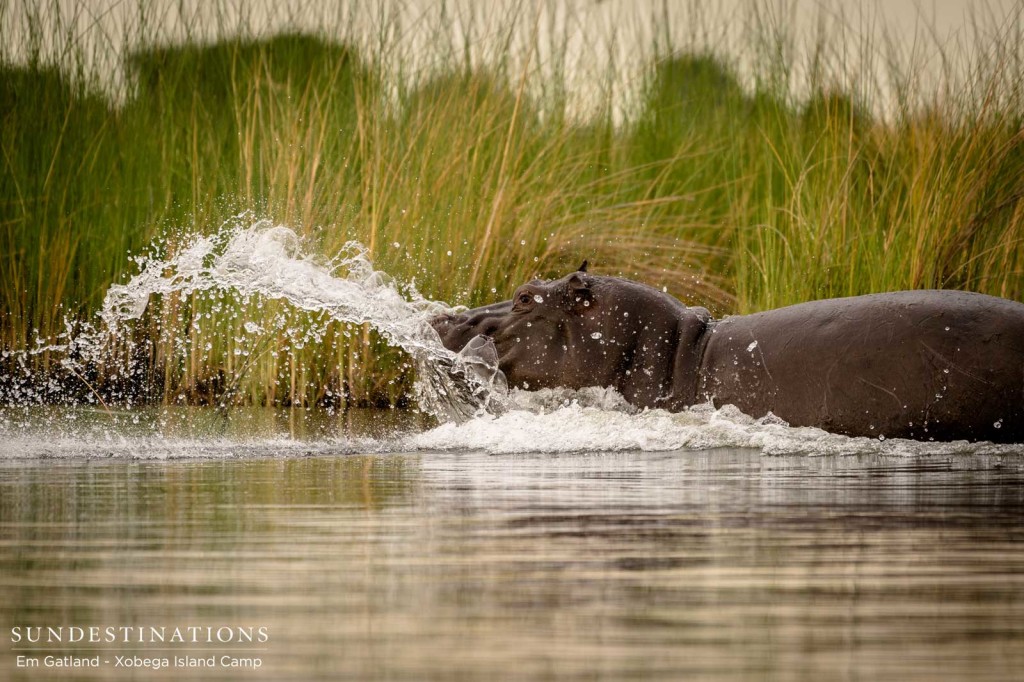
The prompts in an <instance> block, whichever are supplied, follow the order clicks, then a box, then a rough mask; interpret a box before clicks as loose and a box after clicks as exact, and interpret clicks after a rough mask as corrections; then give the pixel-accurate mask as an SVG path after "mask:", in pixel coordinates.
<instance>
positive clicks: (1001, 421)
mask: <svg viewBox="0 0 1024 682" xmlns="http://www.w3.org/2000/svg"><path fill="white" fill-rule="evenodd" d="M992 428H996V429H1001V428H1003V420H1002V419H1000V420H999V421H997V422H996V423H995V424H993V425H992Z"/></svg>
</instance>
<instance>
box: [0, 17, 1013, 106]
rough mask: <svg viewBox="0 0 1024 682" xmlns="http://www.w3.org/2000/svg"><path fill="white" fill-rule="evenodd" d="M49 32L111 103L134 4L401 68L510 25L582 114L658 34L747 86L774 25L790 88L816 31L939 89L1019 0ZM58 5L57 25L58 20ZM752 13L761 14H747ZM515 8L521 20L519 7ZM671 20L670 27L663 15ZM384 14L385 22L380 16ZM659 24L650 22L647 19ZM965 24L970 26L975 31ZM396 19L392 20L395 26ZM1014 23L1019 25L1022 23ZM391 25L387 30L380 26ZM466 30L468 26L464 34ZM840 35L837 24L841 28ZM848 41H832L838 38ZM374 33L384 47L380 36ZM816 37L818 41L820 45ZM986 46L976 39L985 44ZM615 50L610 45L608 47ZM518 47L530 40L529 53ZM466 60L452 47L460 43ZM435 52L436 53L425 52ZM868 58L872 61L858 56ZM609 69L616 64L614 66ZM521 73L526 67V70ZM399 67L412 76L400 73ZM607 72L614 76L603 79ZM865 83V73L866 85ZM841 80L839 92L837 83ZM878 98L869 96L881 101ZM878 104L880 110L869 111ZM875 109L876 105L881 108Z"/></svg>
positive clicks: (482, 56)
mask: <svg viewBox="0 0 1024 682" xmlns="http://www.w3.org/2000/svg"><path fill="white" fill-rule="evenodd" d="M26 4H27V5H29V6H35V7H39V8H40V11H42V12H43V13H44V14H46V15H47V16H48V20H49V21H51V22H52V24H51V25H56V24H57V23H59V24H60V26H61V28H60V29H59V30H56V29H55V30H52V31H50V33H51V34H54V35H66V34H67V27H68V26H70V27H72V32H73V33H75V34H76V35H77V40H79V41H81V42H80V44H81V45H84V46H86V49H85V50H84V52H85V54H86V57H87V59H89V61H90V62H91V64H92V68H94V70H95V71H96V72H97V73H99V74H100V76H101V80H102V81H103V83H104V87H105V88H106V89H107V90H108V91H110V92H111V94H112V96H114V97H115V99H116V98H117V97H118V93H119V92H123V87H122V86H123V83H124V78H123V72H122V60H121V58H120V55H121V54H123V52H124V50H125V48H126V47H128V48H130V47H134V46H136V45H134V43H138V42H139V41H140V38H141V37H143V36H141V35H140V31H139V30H138V28H137V26H138V16H139V7H140V5H141V6H144V7H146V8H147V12H148V15H147V18H146V23H147V25H148V29H147V31H146V33H145V39H146V40H148V41H149V42H152V41H154V40H155V41H157V42H159V43H175V42H180V41H181V40H183V39H184V38H185V37H186V36H189V37H191V38H192V39H198V40H202V41H212V40H215V39H217V38H219V37H223V36H224V35H226V34H231V33H235V32H237V27H238V26H239V24H240V23H244V24H245V25H247V26H248V27H249V28H250V30H251V31H253V32H255V33H257V34H259V35H268V34H271V33H275V32H280V31H282V30H300V31H305V32H315V33H320V34H323V35H326V36H328V37H332V38H336V39H339V40H344V41H347V42H349V43H352V44H355V45H360V46H362V47H363V51H364V54H369V55H374V54H379V53H380V52H381V51H380V50H379V46H380V45H381V44H384V45H386V50H385V51H386V52H387V54H388V55H389V56H392V57H400V56H402V55H405V57H406V59H407V63H406V67H408V66H409V63H410V62H415V55H418V54H422V53H423V49H422V48H423V46H424V45H425V44H427V43H435V45H434V47H436V43H437V41H438V40H439V39H440V40H450V37H451V36H454V40H455V42H456V43H461V41H462V38H461V35H462V34H463V33H464V32H468V33H469V34H470V35H471V36H472V39H471V43H472V46H473V48H472V50H471V52H472V55H473V59H474V61H475V62H486V61H488V60H489V59H490V58H493V56H494V55H495V54H496V53H497V52H498V51H499V48H498V47H497V46H498V45H503V44H505V43H504V42H502V38H503V35H502V34H501V32H500V31H498V30H497V29H496V27H498V26H501V25H503V24H504V25H508V23H509V22H508V21H507V17H510V16H516V17H517V19H516V21H515V22H513V23H514V25H515V26H516V30H515V31H514V33H515V37H514V39H513V41H512V43H513V45H518V46H519V48H518V49H514V55H513V58H512V63H513V64H516V65H523V64H528V65H529V66H530V68H537V67H538V66H539V68H541V69H545V68H551V65H552V64H553V63H554V60H553V59H552V55H553V54H555V53H556V51H552V50H551V49H549V47H550V45H551V44H552V43H555V44H558V43H560V42H561V41H563V40H564V46H565V49H566V56H565V72H566V74H567V76H568V81H569V82H568V87H569V91H570V93H571V94H572V97H573V101H574V102H575V104H576V107H577V108H578V110H579V111H581V112H585V111H586V110H587V109H588V108H589V107H591V106H592V105H593V102H594V101H595V99H596V98H597V93H598V92H600V90H601V88H605V87H608V86H609V83H611V87H613V88H614V89H615V90H614V91H615V92H616V93H617V100H618V101H620V102H621V104H622V106H628V102H629V99H630V95H631V92H634V91H635V84H636V83H638V82H639V79H638V78H637V77H636V76H637V73H638V71H639V70H640V69H642V68H644V67H645V66H646V65H649V63H650V61H651V54H650V53H651V47H652V46H653V45H654V38H653V35H652V33H653V32H654V31H659V32H667V33H668V34H669V35H671V37H672V40H673V43H674V44H675V45H676V46H677V47H680V48H684V49H685V48H690V49H698V50H711V51H713V52H715V53H717V54H719V55H721V56H723V57H725V58H726V59H729V60H731V61H732V62H733V64H734V66H735V67H736V68H737V70H738V71H739V73H740V75H741V77H744V78H746V79H748V80H750V79H751V77H752V74H753V73H754V72H755V71H756V70H757V68H758V65H759V61H760V60H759V59H758V57H757V53H756V51H755V50H752V49H750V42H749V36H750V35H751V32H750V30H749V26H750V24H751V23H752V22H757V23H762V24H763V23H765V22H767V23H772V24H776V25H779V26H783V27H784V28H785V30H786V32H787V33H788V34H789V35H790V36H791V37H794V38H795V41H794V42H795V44H794V46H793V48H794V51H793V55H794V61H795V63H796V65H797V66H796V68H795V69H794V74H793V85H794V89H795V91H797V92H799V90H800V81H801V78H802V77H803V74H804V73H805V70H804V69H803V68H802V64H804V63H805V61H804V57H805V56H806V54H807V51H806V46H807V45H811V44H814V43H815V42H816V41H815V37H818V38H820V36H821V35H822V34H821V33H820V30H821V29H820V27H821V26H825V27H826V29H825V30H826V35H828V36H829V38H828V40H827V41H826V46H827V47H828V48H829V49H831V50H833V51H834V52H835V54H834V56H835V57H836V59H838V60H839V61H841V63H842V64H844V67H843V69H841V71H842V73H841V74H837V79H838V80H840V81H842V80H844V79H845V80H847V81H852V82H855V83H858V84H861V85H863V84H865V83H877V84H878V85H877V88H878V90H877V92H881V93H883V96H882V98H883V99H884V96H885V95H884V93H885V92H886V91H887V87H888V85H887V83H886V78H887V76H886V75H885V73H883V72H884V71H885V69H884V68H883V67H882V66H881V65H880V64H879V62H881V61H884V60H883V59H882V57H881V53H882V50H881V49H880V47H881V46H882V45H884V44H885V45H889V46H891V47H893V48H895V49H896V51H897V52H898V53H899V55H898V56H899V59H900V60H903V61H904V62H906V63H910V62H913V63H914V64H915V65H916V66H915V67H914V68H913V69H908V70H909V71H911V72H912V73H914V74H915V76H916V77H917V78H918V79H920V81H921V82H922V84H923V85H922V87H923V88H924V89H929V88H931V89H934V87H935V86H934V83H933V81H936V80H937V78H938V74H939V73H940V72H942V71H943V68H944V67H945V70H946V71H947V72H955V71H956V70H957V66H956V65H957V63H958V62H959V61H960V60H961V58H962V55H963V52H964V50H965V49H971V46H972V45H976V43H977V41H974V40H973V37H974V36H975V35H976V34H975V30H976V29H975V28H974V27H975V26H978V27H980V31H981V33H982V35H986V34H987V33H990V32H992V31H998V30H1001V29H1002V28H1004V27H1005V26H1007V25H1008V24H1010V22H1009V21H1008V19H1007V18H1008V17H1009V16H1010V15H1011V13H1012V12H1016V13H1017V14H1018V15H1019V13H1020V11H1021V7H1022V4H1024V3H1021V2H1013V1H1011V0H974V1H972V0H911V1H901V0H888V1H886V2H877V1H875V0H847V1H845V2H842V1H840V0H604V1H603V2H594V1H593V0H588V1H584V0H577V1H571V0H565V1H562V2H556V1H553V0H551V1H549V0H525V1H524V0H488V1H486V2H485V1H482V0H448V2H447V3H446V4H447V7H448V15H447V17H442V16H441V15H440V13H439V11H438V10H439V7H440V6H441V4H440V3H438V2H435V1H433V0H369V1H368V2H351V1H350V2H327V1H319V0H275V1H271V0H224V1H223V2H220V1H216V0H215V1H212V2H211V1H208V0H149V1H148V2H143V3H138V2H137V1H136V0H57V2H56V3H55V2H54V1H53V0H38V4H36V5H33V4H32V3H31V2H29V3H26ZM55 7H56V8H59V13H60V14H59V16H55V15H54V13H53V10H54V8H55ZM755 8H761V10H760V12H755V11H754V10H755ZM517 10H518V11H517ZM666 10H667V12H668V21H667V22H665V21H664V20H663V19H662V17H663V16H664V12H665V11H666ZM24 11H25V5H23V4H22V3H13V6H11V7H9V9H8V11H7V13H6V14H4V15H3V16H2V18H0V20H2V21H3V22H4V23H3V25H0V35H4V36H5V40H6V44H7V47H6V48H5V49H6V52H7V54H8V55H12V56H14V57H15V58H18V57H19V56H20V55H21V54H23V49H21V48H20V39H21V38H23V37H24V31H23V30H22V27H23V24H24V21H23V16H22V15H23V13H24ZM382 16H390V17H391V19H392V20H382V19H381V17H382ZM652 17H654V18H655V19H652ZM972 17H973V23H972ZM395 18H397V20H398V21H397V22H396V21H393V19H395ZM1018 23H1019V22H1018ZM382 25H387V26H388V30H387V31H385V32H384V33H383V34H382V31H381V26H382ZM439 26H449V27H463V28H464V31H460V29H458V28H456V29H455V30H454V33H450V34H449V36H450V37H449V38H443V37H442V38H439V34H438V31H437V29H438V27H439ZM467 27H468V28H467ZM837 27H842V29H841V30H840V29H839V28H837ZM762 33H763V32H762ZM840 33H842V34H843V35H842V36H840V35H839V34H840ZM382 35H383V38H382ZM817 42H819V43H820V42H821V41H820V39H819V40H817ZM981 42H982V43H983V45H982V46H983V47H984V43H985V40H984V39H983V40H982V41H981ZM612 43H614V47H609V45H610V44H612ZM62 44H63V43H61V41H60V40H58V45H57V48H59V47H60V45H62ZM523 45H535V46H538V47H539V49H538V50H537V51H533V52H531V51H530V50H525V49H522V46H523ZM457 47H458V48H459V49H458V52H459V53H460V54H461V45H458V46H457ZM434 53H435V54H436V50H434ZM865 55H867V57H865ZM613 60H614V62H613ZM429 66H430V65H429V64H426V65H425V64H415V65H414V69H413V70H418V71H419V72H420V73H421V75H429ZM518 68H522V67H521V66H520V67H518ZM407 70H408V69H407ZM609 74H614V76H613V78H612V79H611V81H609ZM866 76H869V77H866ZM842 85H844V84H843V83H840V86H842ZM877 92H876V93H875V95H876V96H877ZM876 104H878V103H876ZM879 108H880V109H884V108H885V107H884V104H882V105H881V106H880V107H879Z"/></svg>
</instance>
